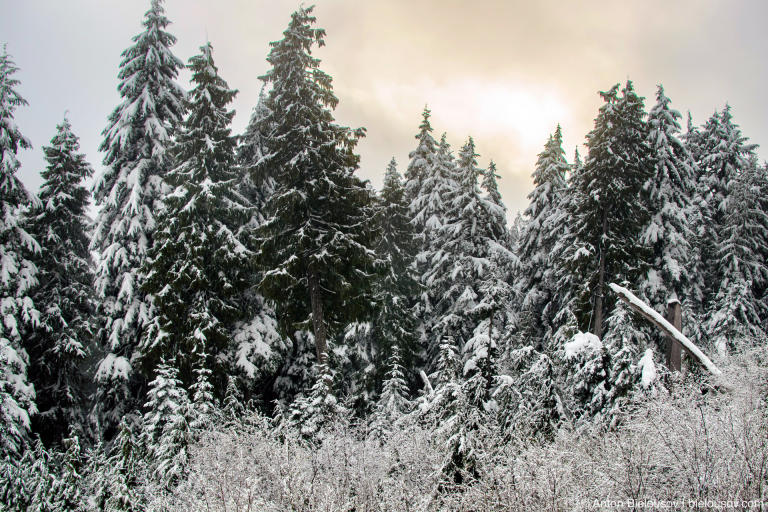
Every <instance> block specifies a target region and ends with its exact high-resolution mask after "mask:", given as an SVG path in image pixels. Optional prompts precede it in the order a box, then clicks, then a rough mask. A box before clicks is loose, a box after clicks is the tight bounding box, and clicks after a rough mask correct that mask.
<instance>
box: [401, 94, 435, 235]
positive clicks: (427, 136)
mask: <svg viewBox="0 0 768 512" xmlns="http://www.w3.org/2000/svg"><path fill="white" fill-rule="evenodd" d="M431 115H432V112H431V111H430V110H429V109H428V108H427V107H426V106H425V107H424V111H423V112H422V114H421V117H422V119H421V124H420V125H419V133H418V134H416V137H415V138H416V140H418V141H419V143H418V145H417V146H416V149H414V150H413V151H411V152H410V154H409V155H408V158H410V161H409V162H408V168H407V169H406V171H405V200H406V201H407V202H408V205H409V208H410V210H411V215H412V216H414V217H415V216H416V214H417V213H418V212H419V211H420V210H421V208H418V205H415V204H414V203H413V201H414V199H416V198H417V197H419V196H421V195H422V191H421V189H422V187H423V186H424V181H425V180H426V179H427V177H428V176H429V175H430V174H432V172H433V170H434V168H435V166H436V164H435V157H436V155H437V147H438V146H437V142H435V139H434V138H433V137H432V125H431V124H430V122H429V118H430V116H431ZM416 227H417V228H419V231H421V230H422V229H423V227H424V224H423V222H422V223H420V224H419V225H417V226H416Z"/></svg>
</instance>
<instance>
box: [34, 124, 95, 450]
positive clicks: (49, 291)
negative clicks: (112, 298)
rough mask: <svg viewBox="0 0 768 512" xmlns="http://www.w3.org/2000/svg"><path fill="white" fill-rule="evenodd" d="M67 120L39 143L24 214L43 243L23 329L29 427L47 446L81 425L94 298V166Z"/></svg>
mask: <svg viewBox="0 0 768 512" xmlns="http://www.w3.org/2000/svg"><path fill="white" fill-rule="evenodd" d="M79 148H80V143H79V140H78V138H77V136H75V134H74V133H72V130H71V125H70V124H69V121H68V120H67V119H66V118H65V119H64V122H63V123H62V124H60V125H59V126H58V127H57V133H56V135H55V136H54V137H53V139H52V140H51V145H50V146H48V147H45V148H43V151H44V153H45V156H46V160H47V162H48V167H47V168H46V169H45V170H44V171H43V172H42V173H41V174H42V177H43V180H44V182H43V185H42V187H41V189H40V196H39V197H40V204H39V205H38V206H36V207H35V208H33V209H32V210H31V211H30V212H29V214H28V223H29V226H30V233H31V234H32V235H33V236H34V237H35V238H36V239H37V241H38V242H39V243H40V245H41V253H40V256H39V257H38V258H37V268H38V274H37V276H38V285H37V286H36V287H35V288H34V291H33V292H32V297H33V300H34V302H35V304H36V305H37V308H38V309H39V310H40V323H39V325H38V326H37V328H36V329H34V330H32V331H31V332H30V335H29V339H28V343H29V346H30V350H29V352H30V357H31V362H30V379H31V380H32V382H33V383H34V385H35V390H36V393H37V408H38V414H37V415H35V416H34V417H33V429H34V430H35V432H37V433H38V435H40V436H41V438H42V439H43V441H44V442H45V443H46V444H47V445H49V446H50V445H51V443H55V442H58V441H60V440H61V439H62V437H63V436H65V435H66V434H67V432H68V431H69V429H70V428H72V427H75V428H82V425H84V423H85V421H84V420H85V416H84V414H83V413H84V410H83V408H84V406H85V396H83V395H84V390H85V389H86V386H85V379H86V376H85V368H84V362H85V359H86V356H87V355H88V353H89V352H90V350H91V336H92V332H91V323H92V320H93V316H92V315H93V308H94V304H93V299H92V297H91V295H92V288H91V287H92V284H93V276H92V274H91V256H90V252H89V250H88V243H89V239H88V235H89V233H88V226H89V222H90V221H89V219H88V217H87V216H86V209H87V207H88V201H89V196H90V194H89V193H88V191H87V190H86V189H85V187H84V186H83V184H82V182H83V180H85V179H86V178H88V177H89V176H91V175H92V174H93V169H92V168H91V166H90V165H89V164H88V163H87V162H86V161H85V156H84V155H83V154H82V153H78V150H79Z"/></svg>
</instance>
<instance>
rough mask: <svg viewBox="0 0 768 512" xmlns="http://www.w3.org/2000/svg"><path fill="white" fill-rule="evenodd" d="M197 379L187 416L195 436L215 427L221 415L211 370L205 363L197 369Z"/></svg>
mask: <svg viewBox="0 0 768 512" xmlns="http://www.w3.org/2000/svg"><path fill="white" fill-rule="evenodd" d="M195 374H196V375H197V379H196V380H195V383H194V385H193V386H192V389H191V391H192V403H191V407H190V410H189V412H188V414H187V416H188V417H189V428H190V430H191V431H192V433H193V434H194V435H195V436H198V437H199V436H200V434H202V433H203V432H205V431H207V430H209V429H210V428H212V427H213V425H214V424H215V422H216V420H217V419H218V416H219V414H220V411H219V408H218V405H217V402H216V398H215V397H214V395H213V391H214V390H213V385H212V384H211V370H210V369H208V368H206V366H205V364H204V361H203V362H201V364H199V365H198V367H197V368H196V369H195Z"/></svg>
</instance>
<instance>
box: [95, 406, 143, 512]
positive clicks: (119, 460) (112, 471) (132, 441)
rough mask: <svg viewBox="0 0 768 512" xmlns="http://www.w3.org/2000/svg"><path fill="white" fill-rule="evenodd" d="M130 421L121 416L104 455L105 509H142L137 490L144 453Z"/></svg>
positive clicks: (122, 511) (114, 511) (110, 511)
mask: <svg viewBox="0 0 768 512" xmlns="http://www.w3.org/2000/svg"><path fill="white" fill-rule="evenodd" d="M143 452H144V450H143V447H142V445H141V442H140V440H139V439H137V436H136V434H134V432H133V429H132V427H131V425H129V424H128V422H127V421H126V420H125V419H123V420H122V421H121V422H120V424H119V426H118V430H117V435H116V436H115V439H114V442H113V444H112V453H111V454H110V456H109V459H108V464H107V467H108V471H107V472H108V475H107V478H106V481H107V482H109V490H108V496H109V497H108V499H107V501H106V506H105V508H104V510H105V511H107V512H139V511H143V510H146V507H145V503H144V501H145V499H144V498H145V497H144V496H143V495H142V493H140V492H139V489H138V485H139V483H140V482H141V481H142V477H143V475H142V467H143V466H144V464H145V461H144V460H143V459H144V457H145V454H144V453H143Z"/></svg>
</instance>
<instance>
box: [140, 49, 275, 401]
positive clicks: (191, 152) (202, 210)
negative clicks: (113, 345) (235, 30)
mask: <svg viewBox="0 0 768 512" xmlns="http://www.w3.org/2000/svg"><path fill="white" fill-rule="evenodd" d="M200 50H201V53H200V54H199V55H196V56H194V57H192V58H191V59H190V63H189V69H190V71H191V72H192V82H193V84H194V85H195V88H194V89H193V90H192V91H191V92H190V93H189V98H188V99H189V101H188V105H187V107H188V115H187V118H186V119H185V121H184V123H183V124H182V126H181V128H180V129H179V131H178V134H177V139H176V144H175V146H174V147H173V150H172V152H173V155H174V158H175V161H176V162H177V165H176V166H175V167H174V168H173V169H171V170H170V171H169V172H168V174H167V175H166V177H165V181H166V182H167V183H168V185H169V186H170V187H172V192H171V193H170V194H169V195H168V196H167V197H166V198H165V200H164V210H163V212H162V214H161V215H160V217H159V219H158V225H157V229H156V231H155V234H154V240H155V241H154V245H153V247H152V248H151V249H150V250H149V251H148V254H147V259H146V265H145V271H144V272H145V275H146V280H145V283H144V286H143V288H142V290H143V291H144V292H145V293H147V294H148V295H151V296H153V297H154V302H153V305H154V309H155V315H156V316H155V317H154V318H153V320H152V322H151V324H150V325H149V328H148V330H147V333H146V335H145V336H144V337H143V338H142V342H141V344H140V346H139V348H140V354H141V356H140V357H141V361H142V364H143V366H144V368H145V371H146V372H149V371H151V368H153V367H154V365H156V364H157V361H158V360H160V359H161V358H163V357H165V358H170V357H175V358H176V361H177V364H178V369H179V371H180V377H181V379H182V381H183V382H185V383H187V384H191V383H192V382H193V379H194V376H193V375H192V369H193V367H194V365H195V364H196V363H197V361H198V360H199V358H200V355H207V356H210V357H208V358H207V360H208V361H212V362H214V363H215V364H216V367H215V368H212V370H213V376H212V377H213V379H214V381H215V382H216V383H218V384H219V386H218V387H219V388H223V385H224V383H225V381H226V376H227V375H228V374H229V373H230V372H231V371H232V370H234V368H236V367H237V366H240V367H242V368H243V369H248V370H250V369H252V368H256V365H255V364H254V360H252V359H255V362H256V363H258V362H259V360H258V358H260V357H261V356H264V359H267V360H268V359H269V358H270V357H271V349H272V345H273V344H274V342H275V341H276V340H279V337H278V336H277V333H276V332H275V331H274V329H273V327H274V326H273V325H272V323H270V322H269V321H268V320H267V321H265V322H260V323H258V322H257V324H256V325H254V326H252V327H253V329H252V331H251V333H252V334H253V335H254V338H258V339H242V338H243V337H242V336H238V337H237V342H238V343H239V345H240V346H234V343H233V338H234V337H235V336H236V335H237V334H238V333H237V332H236V331H237V327H238V322H244V321H247V320H250V319H251V318H252V317H251V316H250V314H251V313H261V312H250V311H247V310H246V308H245V307H244V305H245V304H244V302H245V301H244V300H242V299H243V296H244V294H245V293H246V292H247V291H248V289H249V286H250V285H251V276H252V273H253V268H252V264H251V261H252V259H253V255H252V253H251V251H250V250H249V249H248V248H247V247H246V246H245V245H244V243H243V241H242V240H241V238H240V236H239V235H240V234H239V230H240V229H241V228H242V226H244V225H245V224H246V223H247V222H248V221H249V220H250V215H251V213H250V210H251V206H250V205H249V204H248V201H247V200H246V199H245V198H244V197H243V196H242V195H241V194H240V192H239V191H238V189H237V183H238V180H239V179H240V175H239V169H238V167H237V164H236V159H235V156H236V155H235V150H236V147H237V141H236V138H235V137H234V136H233V135H232V134H231V130H230V126H229V125H230V123H231V120H232V117H233V116H234V111H231V110H227V106H228V104H229V103H230V102H231V101H232V99H233V98H234V96H235V94H236V91H234V90H231V89H229V88H228V86H227V84H226V82H225V81H224V80H223V79H222V78H221V77H220V76H219V75H218V71H217V68H216V66H215V64H214V62H213V56H212V46H211V44H210V43H208V44H206V45H205V46H203V47H201V49H200ZM254 316H256V315H254ZM257 342H258V343H259V349H260V350H261V353H258V352H257V351H255V350H247V349H246V350H241V349H242V348H243V346H244V345H245V344H250V345H251V346H252V345H255V344H256V343H257ZM248 348H250V347H248ZM253 352H256V353H253ZM251 376H252V377H255V371H254V375H251Z"/></svg>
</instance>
